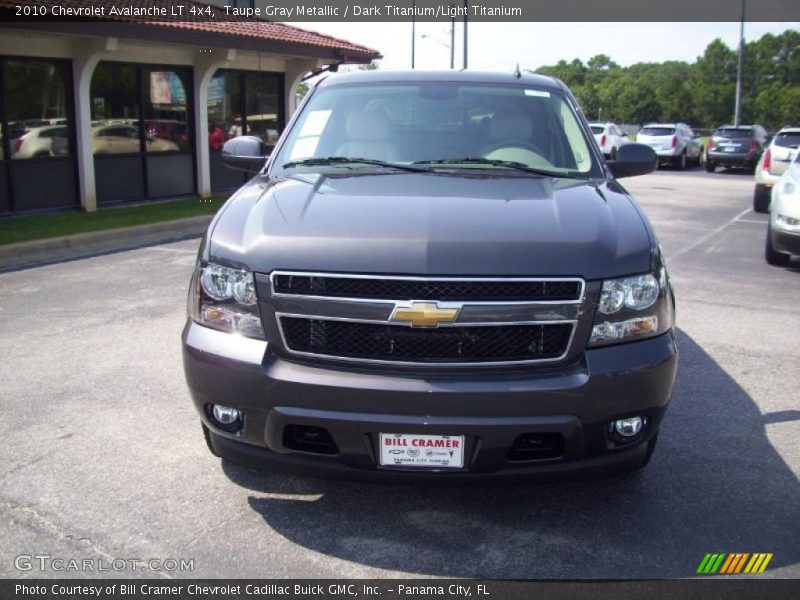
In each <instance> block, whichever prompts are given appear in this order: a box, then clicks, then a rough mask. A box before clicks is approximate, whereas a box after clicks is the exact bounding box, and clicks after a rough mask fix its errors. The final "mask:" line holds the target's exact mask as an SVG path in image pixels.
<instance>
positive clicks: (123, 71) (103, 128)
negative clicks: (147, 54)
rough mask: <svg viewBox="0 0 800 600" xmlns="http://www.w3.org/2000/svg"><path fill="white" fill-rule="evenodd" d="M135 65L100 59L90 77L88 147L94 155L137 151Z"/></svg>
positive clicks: (138, 147)
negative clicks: (89, 144) (89, 130)
mask: <svg viewBox="0 0 800 600" xmlns="http://www.w3.org/2000/svg"><path fill="white" fill-rule="evenodd" d="M136 87H137V86H136V67H135V66H133V65H127V64H122V63H107V62H103V63H100V64H99V65H97V68H96V69H95V71H94V75H93V77H92V85H91V98H92V150H93V151H94V154H95V155H98V154H99V155H103V154H131V153H137V152H140V151H141V142H140V128H139V101H138V99H139V95H138V93H137V92H136Z"/></svg>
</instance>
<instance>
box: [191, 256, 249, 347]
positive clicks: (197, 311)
mask: <svg viewBox="0 0 800 600" xmlns="http://www.w3.org/2000/svg"><path fill="white" fill-rule="evenodd" d="M257 302H258V298H257V297H256V283H255V278H254V277H253V274H252V273H250V272H248V271H240V270H237V269H230V268H228V267H221V266H219V265H212V264H203V263H202V262H198V263H197V270H196V271H195V274H194V278H193V279H192V298H191V299H190V304H191V306H190V311H191V317H192V319H194V320H195V321H196V322H197V323H200V324H202V325H206V326H208V327H213V328H214V329H221V330H222V331H229V332H231V333H240V334H242V335H245V336H247V337H252V338H257V339H260V340H263V339H264V327H263V325H262V324H261V313H260V312H259V310H258V303H257Z"/></svg>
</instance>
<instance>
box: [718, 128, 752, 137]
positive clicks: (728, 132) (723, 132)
mask: <svg viewBox="0 0 800 600" xmlns="http://www.w3.org/2000/svg"><path fill="white" fill-rule="evenodd" d="M750 134H751V130H750V128H749V127H748V128H746V129H737V128H733V127H730V128H728V129H717V131H716V133H715V134H714V137H718V138H725V139H726V140H733V139H737V138H746V137H750Z"/></svg>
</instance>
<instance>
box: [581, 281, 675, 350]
mask: <svg viewBox="0 0 800 600" xmlns="http://www.w3.org/2000/svg"><path fill="white" fill-rule="evenodd" d="M673 322H674V311H673V306H672V298H671V294H670V293H669V282H668V279H667V272H666V269H665V268H664V267H663V266H662V267H661V268H660V269H659V271H658V273H657V275H656V274H653V273H645V274H643V275H635V276H632V277H622V278H620V279H607V280H606V281H604V282H603V287H602V288H601V290H600V299H599V301H598V303H597V313H596V315H595V319H594V326H593V327H592V335H591V337H590V338H589V345H590V346H603V345H607V344H615V343H619V342H626V341H633V340H638V339H642V338H646V337H653V336H656V335H660V334H662V333H664V332H665V331H667V330H668V329H669V328H670V327H672V325H673Z"/></svg>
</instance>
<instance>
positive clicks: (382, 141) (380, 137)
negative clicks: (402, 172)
mask: <svg viewBox="0 0 800 600" xmlns="http://www.w3.org/2000/svg"><path fill="white" fill-rule="evenodd" d="M345 135H346V136H347V140H348V141H346V142H344V143H342V144H340V145H339V146H338V147H337V148H336V156H349V157H352V158H371V159H373V160H387V161H394V160H397V158H396V157H397V154H398V153H397V149H396V148H395V147H394V145H393V144H392V143H390V142H389V119H387V118H386V116H385V115H382V114H380V113H376V112H365V111H360V110H359V111H353V112H351V113H350V114H349V115H347V122H346V123H345Z"/></svg>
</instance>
